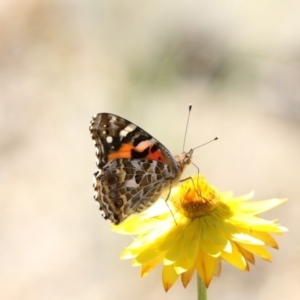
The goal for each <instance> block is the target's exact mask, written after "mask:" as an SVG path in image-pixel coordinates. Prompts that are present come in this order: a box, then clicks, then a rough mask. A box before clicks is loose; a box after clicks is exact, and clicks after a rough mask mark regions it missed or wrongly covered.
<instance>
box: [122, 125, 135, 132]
mask: <svg viewBox="0 0 300 300" xmlns="http://www.w3.org/2000/svg"><path fill="white" fill-rule="evenodd" d="M134 129H136V125H134V124H129V125H128V126H127V127H126V128H125V129H124V130H126V131H128V132H131V131H133V130H134Z"/></svg>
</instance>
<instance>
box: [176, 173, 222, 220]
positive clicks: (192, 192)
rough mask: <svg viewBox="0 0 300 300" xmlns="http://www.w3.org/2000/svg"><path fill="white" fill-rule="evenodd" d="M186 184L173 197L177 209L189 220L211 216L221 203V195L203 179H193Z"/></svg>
mask: <svg viewBox="0 0 300 300" xmlns="http://www.w3.org/2000/svg"><path fill="white" fill-rule="evenodd" d="M187 181H189V182H184V183H183V184H182V185H181V186H180V187H179V190H178V191H177V192H176V194H175V195H174V196H172V197H171V201H172V202H173V204H174V206H175V207H176V209H177V210H178V211H179V212H180V213H182V214H183V215H185V216H186V217H187V218H197V217H203V216H207V215H209V214H211V213H212V212H213V211H214V210H215V208H216V207H217V206H218V204H219V203H220V200H219V198H220V197H219V193H218V191H217V190H216V189H214V188H213V187H212V186H210V185H209V184H208V183H207V182H206V181H205V179H204V178H203V177H193V178H192V179H191V180H187Z"/></svg>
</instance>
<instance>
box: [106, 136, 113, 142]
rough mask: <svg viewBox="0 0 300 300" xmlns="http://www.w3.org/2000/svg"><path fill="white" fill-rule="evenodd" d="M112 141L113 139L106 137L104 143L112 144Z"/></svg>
mask: <svg viewBox="0 0 300 300" xmlns="http://www.w3.org/2000/svg"><path fill="white" fill-rule="evenodd" d="M112 141H113V138H112V137H111V136H108V137H107V138H106V142H107V143H109V144H110V143H112Z"/></svg>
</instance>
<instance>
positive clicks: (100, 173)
mask: <svg viewBox="0 0 300 300" xmlns="http://www.w3.org/2000/svg"><path fill="white" fill-rule="evenodd" d="M90 132H91V136H92V139H93V140H94V142H95V146H96V156H97V167H98V170H97V171H96V172H95V174H94V175H95V182H94V190H95V195H94V198H95V200H96V201H97V202H98V203H99V204H100V210H101V211H102V212H103V217H104V218H105V219H109V220H111V221H112V222H113V223H115V224H118V223H120V222H122V221H123V220H124V219H126V218H127V217H128V216H130V215H131V214H134V213H139V212H142V211H144V210H145V209H146V208H148V207H149V206H151V205H152V204H153V203H154V202H155V201H156V200H157V199H158V198H160V197H161V196H162V195H164V194H166V195H167V197H168V194H169V193H170V190H171V188H172V187H173V186H175V185H177V184H178V182H179V181H180V176H181V174H182V172H183V171H184V169H185V167H186V166H187V165H188V164H190V162H191V157H192V154H193V149H191V150H190V151H189V152H183V153H181V154H180V155H176V156H173V155H172V154H171V153H170V151H169V150H168V149H167V148H166V147H165V146H163V145H162V144H161V143H160V142H159V141H157V140H156V139H154V138H153V137H152V136H151V135H150V134H149V133H147V132H146V131H144V130H143V129H141V128H140V127H138V126H136V125H135V124H133V123H131V122H129V121H127V120H125V119H123V118H121V117H118V116H116V115H113V114H109V113H100V114H97V115H95V116H94V117H93V119H92V121H91V125H90ZM166 199H167V198H166Z"/></svg>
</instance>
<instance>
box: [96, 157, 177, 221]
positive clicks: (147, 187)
mask: <svg viewBox="0 0 300 300" xmlns="http://www.w3.org/2000/svg"><path fill="white" fill-rule="evenodd" d="M173 176H174V174H173V173H172V171H171V169H170V168H169V167H168V165H167V164H165V163H162V162H159V161H153V160H147V159H134V160H130V159H116V160H112V161H110V162H109V163H108V164H107V165H105V166H104V167H103V169H102V172H101V174H100V173H99V174H96V176H95V179H96V182H95V186H94V188H95V191H96V195H95V196H96V197H95V199H96V201H98V202H99V204H100V209H101V210H102V211H103V212H104V217H105V218H106V219H107V218H108V219H110V220H111V221H112V222H114V223H115V224H118V223H119V222H121V221H123V220H124V219H125V218H127V217H128V216H129V215H131V214H133V213H139V212H141V211H143V210H145V209H146V208H147V207H149V206H151V205H152V204H153V202H155V201H156V200H157V199H158V198H159V197H160V196H161V195H162V194H163V192H164V191H168V190H169V188H170V186H171V184H172V179H173Z"/></svg>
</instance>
